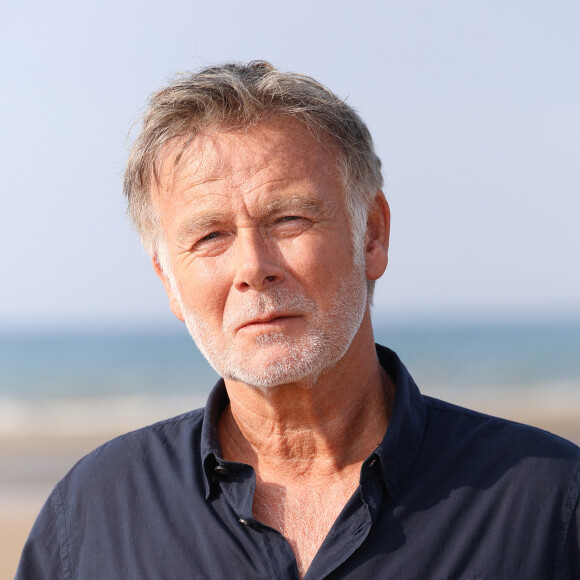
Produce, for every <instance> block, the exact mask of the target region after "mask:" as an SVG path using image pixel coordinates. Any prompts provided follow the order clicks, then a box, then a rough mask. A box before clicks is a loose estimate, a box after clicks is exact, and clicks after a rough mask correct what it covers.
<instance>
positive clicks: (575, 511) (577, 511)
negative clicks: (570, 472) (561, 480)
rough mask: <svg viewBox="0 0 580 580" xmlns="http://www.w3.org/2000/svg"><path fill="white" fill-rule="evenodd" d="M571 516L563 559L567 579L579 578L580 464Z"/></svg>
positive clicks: (574, 486)
mask: <svg viewBox="0 0 580 580" xmlns="http://www.w3.org/2000/svg"><path fill="white" fill-rule="evenodd" d="M571 498H572V501H571V503H572V505H573V506H574V507H573V508H572V516H571V518H570V525H569V528H568V533H567V535H566V549H565V557H564V570H565V572H564V574H563V577H564V578H566V580H568V579H573V578H580V462H579V463H578V469H577V471H576V477H575V480H574V483H573V484H572V493H571Z"/></svg>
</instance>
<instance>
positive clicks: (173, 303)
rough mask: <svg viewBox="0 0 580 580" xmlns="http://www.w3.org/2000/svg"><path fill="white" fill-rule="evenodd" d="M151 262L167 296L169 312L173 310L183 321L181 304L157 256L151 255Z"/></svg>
mask: <svg viewBox="0 0 580 580" xmlns="http://www.w3.org/2000/svg"><path fill="white" fill-rule="evenodd" d="M151 262H152V263H153V269H154V270H155V273H156V274H157V276H159V279H160V280H161V282H162V283H163V287H164V288H165V292H167V296H168V297H169V307H170V308H171V312H173V314H175V316H177V318H179V320H181V322H185V319H184V316H183V312H182V310H181V304H180V303H179V300H178V299H177V296H176V295H175V292H174V291H173V288H172V287H171V284H170V283H169V279H168V278H167V275H166V274H165V272H164V271H163V268H162V267H161V264H160V263H159V260H158V259H157V256H153V257H152V258H151Z"/></svg>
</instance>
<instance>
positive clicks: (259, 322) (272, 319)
mask: <svg viewBox="0 0 580 580" xmlns="http://www.w3.org/2000/svg"><path fill="white" fill-rule="evenodd" d="M291 318H298V315H296V314H287V313H284V312H278V313H276V314H271V315H269V316H259V317H257V318H253V319H252V320H248V321H246V322H244V323H243V324H240V325H239V326H238V327H237V328H236V329H235V332H238V331H240V330H244V329H251V328H255V327H258V326H266V327H267V326H269V325H271V324H273V323H281V322H283V321H285V320H289V319H291Z"/></svg>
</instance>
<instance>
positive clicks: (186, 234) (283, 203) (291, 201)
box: [177, 195, 330, 241]
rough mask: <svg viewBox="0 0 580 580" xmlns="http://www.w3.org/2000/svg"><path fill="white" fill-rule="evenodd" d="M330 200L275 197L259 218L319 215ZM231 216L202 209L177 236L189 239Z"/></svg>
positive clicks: (180, 238) (266, 205) (180, 228)
mask: <svg viewBox="0 0 580 580" xmlns="http://www.w3.org/2000/svg"><path fill="white" fill-rule="evenodd" d="M329 205H330V202H327V201H322V200H317V199H312V198H309V197H303V196H300V195H294V196H291V197H285V198H282V199H275V200H272V201H270V202H269V203H266V204H265V205H264V206H263V207H262V208H261V210H260V213H259V214H258V216H257V218H258V219H263V218H264V217H267V216H269V215H273V214H276V213H280V212H284V211H291V212H293V211H295V212H298V213H299V212H306V213H308V214H310V215H312V214H313V215H315V216H318V215H320V214H322V213H324V210H325V209H326V208H327V206H329ZM229 218H230V214H229V212H223V211H202V212H200V213H199V214H197V215H193V216H191V217H189V218H188V219H187V220H185V221H184V222H183V223H182V224H181V226H179V229H178V231H177V237H178V239H179V240H180V241H187V240H188V239H189V238H190V237H191V235H192V234H193V233H195V232H197V231H199V230H205V229H207V228H211V227H213V226H215V225H217V224H220V223H223V222H224V221H227V220H228V219H229Z"/></svg>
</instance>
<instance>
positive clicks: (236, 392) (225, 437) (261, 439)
mask: <svg viewBox="0 0 580 580" xmlns="http://www.w3.org/2000/svg"><path fill="white" fill-rule="evenodd" d="M363 326H364V325H363ZM368 326H369V329H370V323H369V325H368ZM364 330H365V329H364V328H363V327H361V331H360V332H359V334H360V333H362V332H364ZM366 330H367V331H368V329H366ZM368 338H370V340H368ZM369 343H370V344H369ZM226 387H227V389H228V394H229V397H230V406H229V407H228V408H227V409H226V411H225V412H224V413H223V415H222V417H221V419H220V424H219V439H220V443H221V445H222V450H223V453H224V457H225V458H226V459H230V460H235V461H241V462H244V463H248V464H250V465H253V466H254V468H255V469H256V472H257V473H258V477H260V478H263V477H267V478H268V479H270V477H276V478H277V480H278V481H280V482H281V481H286V482H287V483H288V484H289V485H290V484H291V483H292V481H296V480H300V482H301V484H303V483H304V482H305V481H307V480H308V479H309V477H310V476H312V477H313V478H316V479H318V480H320V478H321V477H324V476H328V477H330V478H331V479H336V478H339V477H340V476H341V474H344V473H347V472H350V471H351V470H353V469H357V470H358V468H359V467H360V463H361V462H362V461H364V459H365V458H366V457H367V456H368V455H369V453H370V452H371V451H372V450H373V449H374V448H375V447H376V446H377V444H378V443H379V442H380V441H381V440H382V438H383V436H384V433H385V430H386V428H387V425H388V417H389V414H390V409H391V406H392V404H391V403H392V398H393V394H394V393H393V388H392V385H391V383H390V381H389V379H388V378H387V376H386V374H385V373H384V371H383V370H382V368H381V366H380V364H379V362H378V359H377V356H376V352H375V349H374V339H373V337H372V330H371V331H370V337H369V336H368V332H367V340H361V336H359V335H358V334H357V336H356V337H355V340H353V343H352V344H351V346H350V348H349V350H348V351H347V353H346V354H345V356H344V357H343V358H342V359H341V360H340V361H339V362H338V364H337V365H335V367H334V368H332V369H330V370H329V371H327V372H325V373H324V374H322V375H321V376H320V377H319V378H318V380H317V381H316V383H315V384H314V385H305V384H288V385H282V386H280V387H277V388H274V389H272V391H271V392H263V391H259V390H256V389H254V388H251V387H248V386H247V385H244V384H242V383H236V382H232V381H226Z"/></svg>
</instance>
